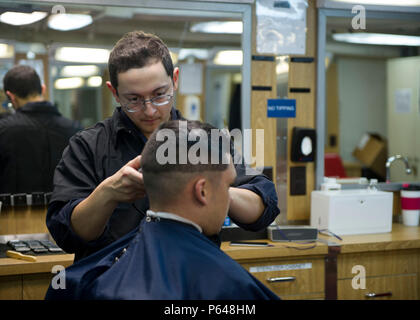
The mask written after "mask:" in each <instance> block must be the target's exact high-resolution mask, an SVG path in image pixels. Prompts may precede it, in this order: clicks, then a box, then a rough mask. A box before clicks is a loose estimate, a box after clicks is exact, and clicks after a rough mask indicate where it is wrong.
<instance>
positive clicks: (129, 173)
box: [104, 156, 146, 202]
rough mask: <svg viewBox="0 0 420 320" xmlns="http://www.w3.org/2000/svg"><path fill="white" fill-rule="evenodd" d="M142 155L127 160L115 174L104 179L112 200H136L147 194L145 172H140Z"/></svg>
mask: <svg viewBox="0 0 420 320" xmlns="http://www.w3.org/2000/svg"><path fill="white" fill-rule="evenodd" d="M140 159H141V156H138V157H135V158H134V159H133V160H130V161H129V162H127V164H126V165H125V166H123V167H122V168H121V169H120V170H118V171H117V172H116V173H115V174H114V175H112V176H111V177H109V178H107V179H106V180H104V183H105V185H106V187H105V189H106V190H107V192H108V194H109V197H110V199H111V200H113V201H115V202H134V201H135V200H137V199H140V198H143V197H144V196H145V195H146V189H145V187H144V182H143V174H142V173H141V172H139V169H140Z"/></svg>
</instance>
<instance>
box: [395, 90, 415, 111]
mask: <svg viewBox="0 0 420 320" xmlns="http://www.w3.org/2000/svg"><path fill="white" fill-rule="evenodd" d="M411 91H412V90H411V88H404V89H397V90H395V91H394V102H395V109H394V110H395V113H410V112H411V95H412V92H411Z"/></svg>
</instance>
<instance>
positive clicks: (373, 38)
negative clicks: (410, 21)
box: [332, 32, 420, 47]
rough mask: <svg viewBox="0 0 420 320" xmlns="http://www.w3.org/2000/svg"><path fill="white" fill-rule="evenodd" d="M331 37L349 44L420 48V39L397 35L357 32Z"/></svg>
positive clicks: (336, 34)
mask: <svg viewBox="0 0 420 320" xmlns="http://www.w3.org/2000/svg"><path fill="white" fill-rule="evenodd" d="M332 37H333V39H334V40H336V41H342V42H349V43H359V44H376V45H385V46H414V47H416V46H420V37H417V36H404V35H398V34H384V33H364V32H357V33H335V34H333V35H332Z"/></svg>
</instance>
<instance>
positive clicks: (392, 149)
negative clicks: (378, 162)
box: [387, 57, 420, 181]
mask: <svg viewBox="0 0 420 320" xmlns="http://www.w3.org/2000/svg"><path fill="white" fill-rule="evenodd" d="M387 77H388V85H387V89H388V99H387V100H388V107H387V112H388V136H389V139H388V141H389V143H388V155H395V154H401V155H403V156H406V157H408V158H409V161H410V165H414V166H416V167H417V170H416V171H417V175H416V174H411V175H406V174H405V172H404V166H403V164H402V163H395V164H393V165H392V167H391V181H413V180H414V181H419V178H420V174H419V172H418V171H419V169H420V168H419V164H420V97H419V91H420V57H408V58H397V59H389V60H388V63H387ZM401 89H408V90H409V91H410V92H411V100H410V104H409V108H408V109H407V112H405V110H401V109H397V110H396V99H395V93H396V91H397V90H401ZM416 171H415V172H416Z"/></svg>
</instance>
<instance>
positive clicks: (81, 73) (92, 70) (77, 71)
mask: <svg viewBox="0 0 420 320" xmlns="http://www.w3.org/2000/svg"><path fill="white" fill-rule="evenodd" d="M97 74H99V67H98V66H95V65H84V66H65V67H63V69H61V72H60V75H61V76H62V77H90V76H94V75H97Z"/></svg>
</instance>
